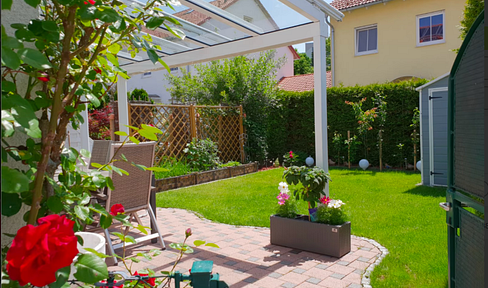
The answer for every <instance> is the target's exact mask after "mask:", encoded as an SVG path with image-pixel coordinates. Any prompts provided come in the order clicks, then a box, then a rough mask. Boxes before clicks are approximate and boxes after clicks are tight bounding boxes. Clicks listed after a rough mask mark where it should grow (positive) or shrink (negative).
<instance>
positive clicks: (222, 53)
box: [117, 0, 344, 195]
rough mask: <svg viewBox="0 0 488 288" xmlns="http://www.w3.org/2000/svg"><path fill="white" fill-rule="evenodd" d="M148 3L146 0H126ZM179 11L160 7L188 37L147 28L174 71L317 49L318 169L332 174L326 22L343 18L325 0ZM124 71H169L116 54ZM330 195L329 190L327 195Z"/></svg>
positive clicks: (240, 1)
mask: <svg viewBox="0 0 488 288" xmlns="http://www.w3.org/2000/svg"><path fill="white" fill-rule="evenodd" d="M122 1H123V2H125V3H126V4H127V6H128V7H129V8H127V9H131V8H130V7H131V5H145V3H143V2H138V1H144V2H145V0H122ZM179 2H180V3H181V6H175V10H176V11H175V10H172V9H170V8H168V7H164V8H162V10H163V11H162V12H160V13H162V14H163V15H164V16H171V17H173V18H175V19H176V20H178V22H179V23H180V24H181V25H173V24H168V25H170V27H171V28H172V29H179V30H181V31H182V32H183V33H184V34H185V37H184V39H180V38H178V37H176V36H174V35H173V34H171V33H170V32H169V31H168V30H167V29H166V27H165V26H161V27H158V28H157V29H155V30H151V31H149V30H147V29H146V30H143V33H149V34H151V37H152V39H153V43H154V44H157V45H159V46H160V48H161V49H159V50H158V51H157V52H156V53H157V54H158V55H159V56H160V57H161V59H162V60H163V61H164V62H165V63H166V65H167V66H169V67H170V68H174V67H183V66H186V65H192V64H197V63H202V62H208V61H213V60H219V59H225V58H229V57H234V56H238V55H245V54H251V53H254V52H260V51H265V50H270V49H276V48H280V47H286V46H289V45H294V44H299V43H304V42H310V41H313V45H314V46H313V48H314V57H313V58H314V60H313V61H314V67H315V69H314V124H315V150H316V153H315V154H316V156H315V157H316V165H317V166H319V167H322V168H323V169H324V170H325V171H326V172H327V171H328V153H327V106H326V102H327V101H326V60H325V58H326V55H325V46H326V45H325V40H326V37H327V36H328V26H327V23H326V18H327V17H330V18H331V19H335V20H337V21H341V20H342V18H343V17H344V15H343V14H342V13H341V12H339V11H338V10H336V9H335V8H333V7H332V6H330V5H329V4H328V3H326V2H325V1H323V0H214V1H210V0H180V1H179ZM118 57H119V63H120V64H121V65H120V66H121V68H123V69H124V70H126V71H127V74H128V75H129V76H133V75H136V74H141V73H146V72H150V71H157V70H163V69H166V68H165V67H164V66H163V65H161V64H160V63H156V64H153V63H152V62H151V60H149V59H148V56H147V54H146V53H145V52H144V53H138V54H137V55H136V56H135V58H131V57H130V53H128V51H127V50H126V49H125V50H122V51H120V52H119V53H118ZM117 93H118V94H119V95H126V94H127V80H126V79H124V78H123V77H120V76H119V77H118V82H117ZM118 109H119V130H120V131H124V132H126V133H129V128H128V127H127V126H126V125H129V117H128V115H129V114H128V103H127V99H126V98H125V97H122V98H119V104H118ZM324 192H325V193H326V194H327V195H328V186H327V187H326V189H325V191H324Z"/></svg>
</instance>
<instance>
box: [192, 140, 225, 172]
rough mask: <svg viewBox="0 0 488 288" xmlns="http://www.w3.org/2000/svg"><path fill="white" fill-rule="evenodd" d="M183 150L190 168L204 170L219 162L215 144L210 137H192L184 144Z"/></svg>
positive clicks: (214, 166)
mask: <svg viewBox="0 0 488 288" xmlns="http://www.w3.org/2000/svg"><path fill="white" fill-rule="evenodd" d="M186 147H187V148H185V149H184V150H183V152H184V153H186V159H187V160H188V163H189V164H190V167H191V168H192V169H196V170H198V171H206V170H210V169H214V168H216V167H217V166H218V165H219V164H220V161H219V156H217V155H218V152H219V150H218V148H217V144H215V143H214V142H213V141H212V140H210V139H208V138H207V139H205V140H203V139H202V140H198V139H196V138H195V139H193V140H192V141H191V142H190V143H188V144H187V145H186Z"/></svg>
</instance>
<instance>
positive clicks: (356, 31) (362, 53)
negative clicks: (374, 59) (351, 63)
mask: <svg viewBox="0 0 488 288" xmlns="http://www.w3.org/2000/svg"><path fill="white" fill-rule="evenodd" d="M371 28H376V49H375V50H368V51H364V52H358V33H359V31H361V30H369V29H371ZM376 53H378V24H371V25H367V26H361V27H356V28H354V55H355V56H362V55H369V54H376Z"/></svg>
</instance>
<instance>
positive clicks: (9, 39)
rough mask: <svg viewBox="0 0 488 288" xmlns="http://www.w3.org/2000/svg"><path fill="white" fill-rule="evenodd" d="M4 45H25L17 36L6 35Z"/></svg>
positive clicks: (15, 46) (7, 46)
mask: <svg viewBox="0 0 488 288" xmlns="http://www.w3.org/2000/svg"><path fill="white" fill-rule="evenodd" d="M2 47H5V48H9V49H20V48H24V45H23V44H22V42H20V41H19V40H18V39H17V38H15V37H10V36H5V37H4V38H3V39H2Z"/></svg>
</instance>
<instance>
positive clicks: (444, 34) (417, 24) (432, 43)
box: [415, 10, 446, 47]
mask: <svg viewBox="0 0 488 288" xmlns="http://www.w3.org/2000/svg"><path fill="white" fill-rule="evenodd" d="M436 15H442V40H434V41H428V42H423V43H420V31H419V30H420V29H419V28H420V18H425V17H432V16H436ZM415 22H416V27H417V32H416V37H417V38H416V42H417V47H422V46H429V45H435V44H442V43H446V29H445V27H446V15H445V11H444V10H441V11H436V12H430V13H426V14H421V15H417V17H416V20H415ZM431 33H432V26H431Z"/></svg>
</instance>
